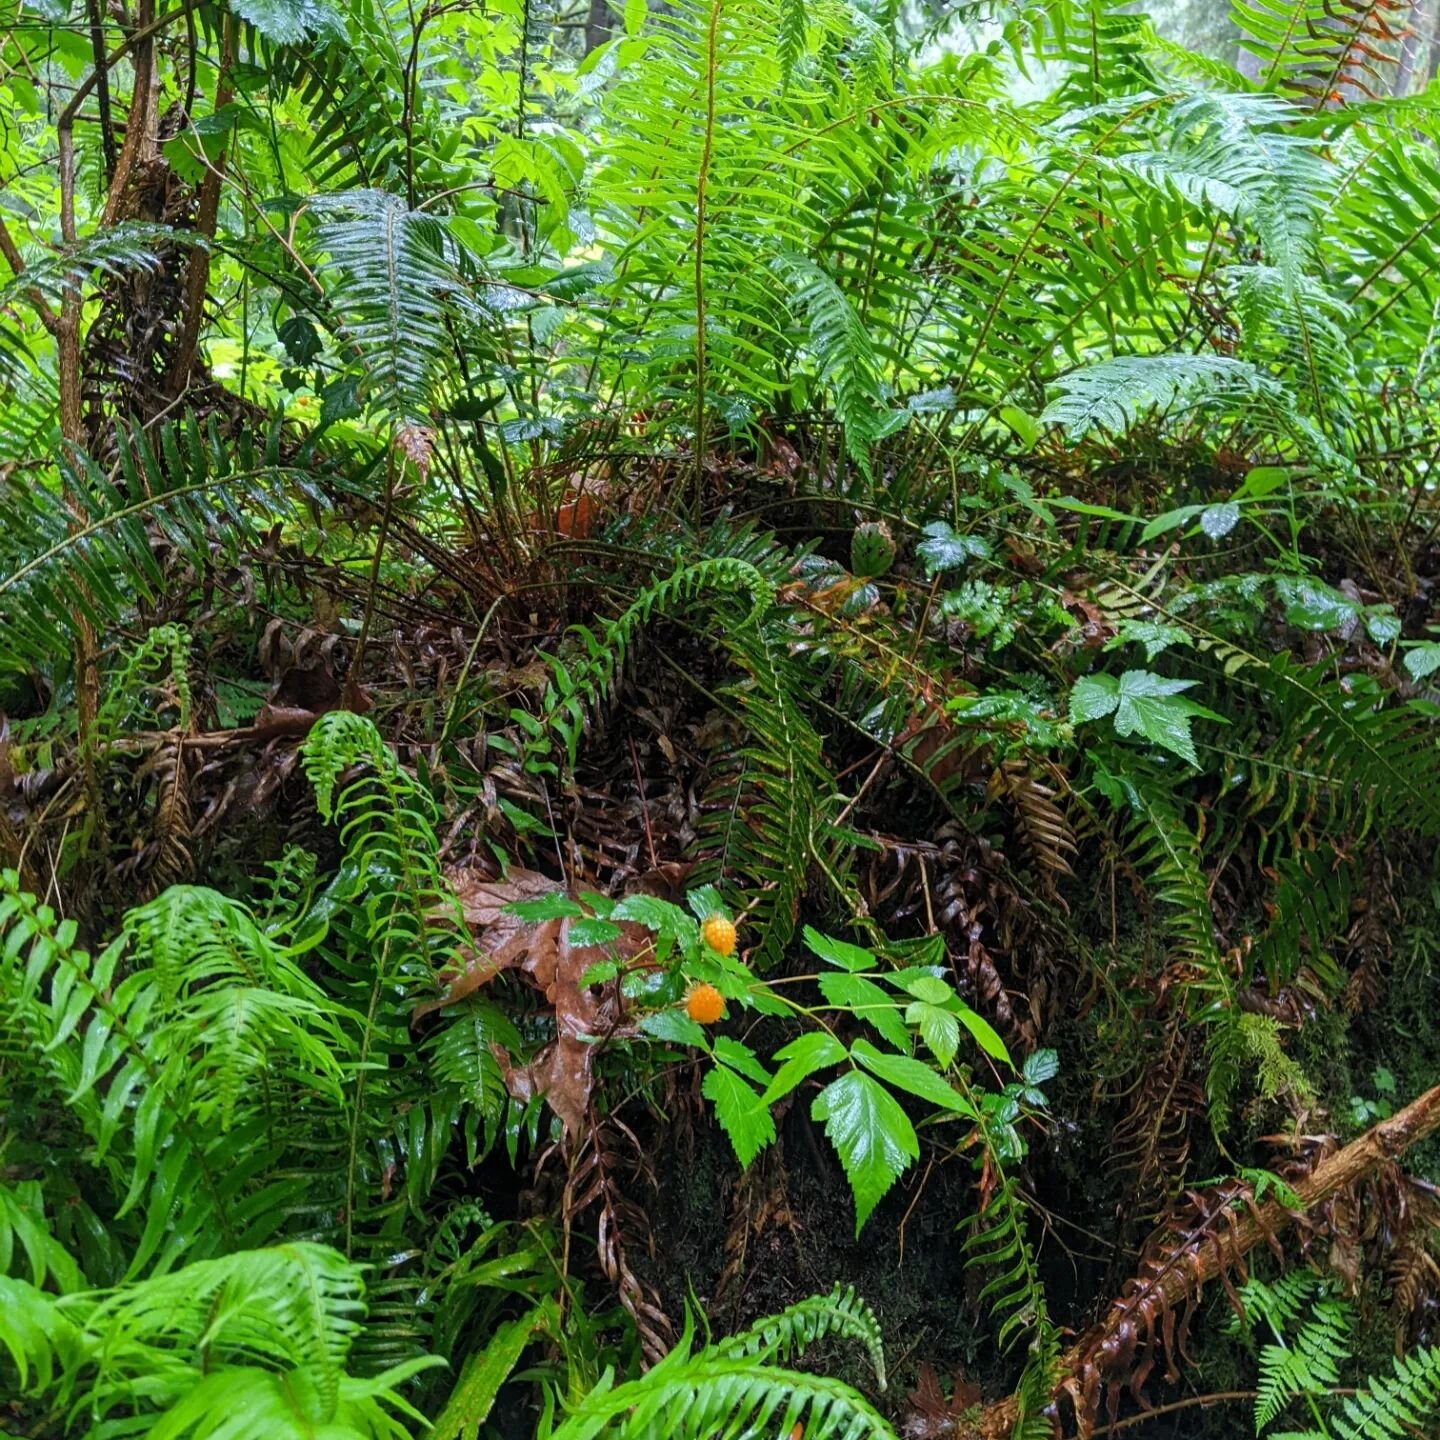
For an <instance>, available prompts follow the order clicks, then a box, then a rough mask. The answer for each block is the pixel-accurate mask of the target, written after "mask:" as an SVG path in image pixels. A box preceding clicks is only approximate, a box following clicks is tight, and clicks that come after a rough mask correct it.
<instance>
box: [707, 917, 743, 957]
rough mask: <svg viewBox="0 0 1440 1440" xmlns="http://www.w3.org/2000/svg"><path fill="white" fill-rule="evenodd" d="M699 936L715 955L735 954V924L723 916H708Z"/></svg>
mask: <svg viewBox="0 0 1440 1440" xmlns="http://www.w3.org/2000/svg"><path fill="white" fill-rule="evenodd" d="M700 934H701V935H702V936H704V938H705V943H706V944H707V945H708V946H709V947H710V948H711V949H712V950H713V951H715V953H716V954H717V955H733V954H734V953H735V924H734V922H733V921H731V920H727V919H726V918H725V917H724V916H723V915H720V914H718V913H717V914H715V915H710V916H708V917H707V918H706V920H705V923H704V925H702V926H701V927H700Z"/></svg>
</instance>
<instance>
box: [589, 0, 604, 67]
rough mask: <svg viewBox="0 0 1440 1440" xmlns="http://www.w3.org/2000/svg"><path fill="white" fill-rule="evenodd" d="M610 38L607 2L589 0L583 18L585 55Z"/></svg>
mask: <svg viewBox="0 0 1440 1440" xmlns="http://www.w3.org/2000/svg"><path fill="white" fill-rule="evenodd" d="M609 38H610V6H609V3H608V0H590V9H589V11H588V12H587V14H586V16H585V53H586V54H587V55H588V54H589V53H590V52H591V51H592V50H594V49H596V48H598V47H599V46H601V45H603V44H604V43H605V42H606V41H607V40H608V39H609Z"/></svg>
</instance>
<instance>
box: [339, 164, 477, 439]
mask: <svg viewBox="0 0 1440 1440" xmlns="http://www.w3.org/2000/svg"><path fill="white" fill-rule="evenodd" d="M310 209H311V211H312V212H313V213H314V214H315V215H316V216H317V217H318V219H319V221H320V223H319V225H318V227H317V234H316V244H317V246H318V248H319V249H320V250H321V252H322V253H323V254H324V255H325V256H327V257H328V260H329V263H328V264H327V265H326V266H324V267H323V268H322V269H321V271H320V273H321V274H322V275H324V276H325V277H326V284H327V299H328V301H329V303H330V306H331V307H332V309H333V310H334V312H335V315H336V319H337V323H338V327H339V331H340V334H341V337H342V338H343V340H344V341H345V342H346V343H347V344H348V345H350V346H352V347H353V348H354V349H355V350H356V351H357V352H358V356H359V360H360V364H361V366H362V367H363V369H364V372H365V375H366V377H367V378H366V381H365V389H366V395H367V398H368V400H369V402H370V404H371V405H372V406H373V407H374V408H375V409H376V410H378V411H379V412H380V413H382V414H385V415H388V416H391V417H393V418H395V419H398V420H405V421H416V422H419V421H424V420H426V419H428V418H429V416H430V413H431V410H432V408H433V403H434V397H433V390H434V387H435V384H436V382H437V381H438V379H439V377H440V374H441V371H442V369H443V367H444V364H445V362H446V357H447V354H448V353H449V349H450V345H451V338H450V333H449V331H448V329H447V321H455V320H462V321H463V320H465V319H466V318H468V317H469V316H470V315H471V314H472V313H473V312H474V303H473V300H472V297H471V293H470V288H469V286H468V285H467V284H466V282H465V280H464V279H463V277H462V276H461V274H460V270H459V266H458V257H457V254H456V250H455V244H454V241H453V240H452V239H451V238H450V236H449V233H448V231H447V230H446V228H445V226H444V224H443V223H442V222H441V221H440V220H439V219H438V218H437V217H436V216H434V215H432V214H430V213H428V212H424V211H417V210H411V209H409V208H407V206H406V204H405V202H404V201H403V200H402V199H401V198H400V197H399V196H397V195H391V194H387V193H386V192H385V191H383V190H349V191H345V192H342V193H341V194H338V195H321V196H316V197H314V198H313V199H312V200H311V201H310Z"/></svg>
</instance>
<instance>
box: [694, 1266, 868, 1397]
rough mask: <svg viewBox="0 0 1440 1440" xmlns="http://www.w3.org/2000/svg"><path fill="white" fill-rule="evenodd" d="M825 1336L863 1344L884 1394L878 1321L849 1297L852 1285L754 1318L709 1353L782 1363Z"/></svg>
mask: <svg viewBox="0 0 1440 1440" xmlns="http://www.w3.org/2000/svg"><path fill="white" fill-rule="evenodd" d="M827 1335H839V1336H841V1337H843V1338H844V1339H847V1340H858V1341H859V1342H860V1343H861V1344H863V1345H864V1346H865V1349H866V1352H867V1353H868V1355H869V1357H870V1367H871V1369H872V1370H874V1372H875V1380H876V1383H877V1384H878V1385H879V1387H880V1389H881V1390H884V1388H885V1350H884V1342H883V1338H882V1336H881V1333H880V1322H879V1321H878V1320H876V1318H875V1312H874V1311H873V1310H872V1309H871V1308H870V1306H869V1305H867V1304H866V1303H865V1301H864V1300H862V1299H861V1298H860V1297H859V1296H858V1295H857V1294H856V1293H855V1287H854V1286H853V1285H852V1286H849V1287H842V1286H840V1285H836V1287H835V1288H834V1289H833V1290H832V1291H831V1292H830V1293H829V1294H828V1295H812V1296H811V1297H810V1298H809V1299H807V1300H801V1301H799V1302H798V1303H797V1304H794V1305H791V1306H790V1307H789V1308H788V1309H785V1310H782V1311H781V1312H780V1313H779V1314H778V1315H770V1316H767V1317H766V1318H765V1319H763V1320H757V1321H756V1322H755V1324H753V1325H752V1326H750V1328H749V1329H748V1330H742V1331H741V1332H740V1333H739V1334H738V1335H731V1336H728V1337H727V1338H725V1339H723V1340H717V1341H715V1342H714V1343H713V1344H712V1345H711V1346H710V1353H711V1354H713V1355H715V1356H731V1355H734V1356H741V1355H744V1356H749V1357H751V1358H753V1359H763V1360H770V1359H772V1358H774V1357H776V1356H778V1357H779V1358H780V1359H781V1360H784V1361H786V1362H788V1361H790V1360H791V1359H792V1358H794V1357H795V1356H798V1355H800V1354H801V1353H802V1352H803V1351H804V1350H805V1348H806V1347H807V1346H809V1345H813V1344H814V1343H815V1342H816V1341H817V1340H822V1339H824V1338H825V1336H827Z"/></svg>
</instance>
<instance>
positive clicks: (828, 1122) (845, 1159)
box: [810, 1070, 920, 1236]
mask: <svg viewBox="0 0 1440 1440" xmlns="http://www.w3.org/2000/svg"><path fill="white" fill-rule="evenodd" d="M810 1115H811V1118H812V1119H815V1120H822V1121H824V1123H825V1134H826V1135H827V1136H828V1137H829V1139H830V1143H831V1144H832V1145H833V1146H834V1147H835V1153H836V1154H837V1155H839V1157H840V1163H841V1165H842V1166H843V1167H844V1169H845V1178H846V1179H847V1180H848V1181H849V1182H850V1189H851V1192H852V1193H853V1194H854V1196H855V1234H856V1235H857V1236H858V1235H859V1234H860V1231H861V1230H862V1229H863V1228H864V1225H865V1222H866V1221H867V1220H868V1219H869V1218H870V1216H871V1214H872V1213H873V1212H874V1209H875V1207H876V1206H877V1205H878V1204H879V1203H880V1201H881V1200H882V1199H884V1197H885V1193H886V1191H888V1190H889V1189H890V1187H891V1186H892V1185H893V1184H894V1183H895V1181H896V1180H897V1179H898V1178H899V1177H900V1174H901V1172H902V1171H904V1169H905V1168H906V1166H908V1165H909V1164H910V1163H911V1162H912V1161H914V1160H917V1159H918V1158H919V1156H920V1142H919V1141H918V1140H917V1139H916V1138H915V1127H914V1126H913V1125H911V1123H910V1118H909V1116H907V1115H906V1114H905V1112H904V1110H902V1109H901V1108H900V1105H899V1103H898V1102H897V1101H896V1100H895V1098H894V1096H892V1095H891V1094H890V1093H889V1092H888V1091H887V1090H886V1089H885V1088H884V1086H882V1085H881V1084H880V1083H879V1082H878V1081H876V1080H875V1079H874V1078H873V1077H871V1076H869V1075H867V1074H865V1073H864V1072H863V1071H860V1070H852V1071H850V1072H849V1073H848V1074H846V1075H841V1076H840V1077H839V1078H838V1079H836V1080H832V1081H831V1082H830V1083H829V1084H828V1085H827V1086H826V1087H825V1088H824V1089H823V1090H822V1091H821V1092H820V1093H819V1094H818V1095H817V1096H816V1097H815V1101H814V1103H813V1104H812V1105H811V1107H810Z"/></svg>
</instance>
